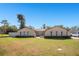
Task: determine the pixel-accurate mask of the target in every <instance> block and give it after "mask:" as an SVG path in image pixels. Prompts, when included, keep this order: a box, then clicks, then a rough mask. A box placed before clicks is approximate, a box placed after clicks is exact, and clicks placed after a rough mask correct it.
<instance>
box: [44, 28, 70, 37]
mask: <svg viewBox="0 0 79 59" xmlns="http://www.w3.org/2000/svg"><path fill="white" fill-rule="evenodd" d="M44 36H45V37H69V36H70V32H69V31H68V30H66V29H65V28H62V27H52V28H49V29H46V30H45V34H44Z"/></svg>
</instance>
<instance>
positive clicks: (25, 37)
mask: <svg viewBox="0 0 79 59" xmlns="http://www.w3.org/2000/svg"><path fill="white" fill-rule="evenodd" d="M16 37H17V38H31V37H32V38H34V36H16Z"/></svg>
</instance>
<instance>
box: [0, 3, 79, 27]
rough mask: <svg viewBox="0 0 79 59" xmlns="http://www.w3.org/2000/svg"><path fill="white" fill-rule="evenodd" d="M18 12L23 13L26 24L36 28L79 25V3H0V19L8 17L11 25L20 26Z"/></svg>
mask: <svg viewBox="0 0 79 59" xmlns="http://www.w3.org/2000/svg"><path fill="white" fill-rule="evenodd" d="M17 14H23V15H24V16H25V19H26V25H27V26H28V25H32V26H34V27H36V28H39V27H41V26H42V25H43V24H46V25H48V26H54V25H64V26H69V27H71V26H75V25H77V26H79V4H64V3H63V4H60V3H59V4H56V3H51V4H50V3H49V4H48V3H41V4H40V3H39V4H38V3H37V4H36V3H35V4H34V3H32V4H31V3H25V4H24V3H23V4H22V3H19V4H18V3H16V4H11V3H9V4H8V3H7V4H0V21H2V20H4V19H7V20H8V22H9V23H10V25H16V26H17V27H18V26H19V23H18V19H17V16H16V15H17Z"/></svg>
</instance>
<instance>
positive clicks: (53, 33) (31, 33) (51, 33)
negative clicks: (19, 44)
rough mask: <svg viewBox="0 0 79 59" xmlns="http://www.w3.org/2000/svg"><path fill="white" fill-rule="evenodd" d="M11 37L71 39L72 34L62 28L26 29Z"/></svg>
mask: <svg viewBox="0 0 79 59" xmlns="http://www.w3.org/2000/svg"><path fill="white" fill-rule="evenodd" d="M9 35H10V36H13V37H16V36H19V37H70V32H69V31H68V30H66V29H65V28H62V27H52V28H49V29H30V28H28V27H26V28H23V29H20V30H19V31H18V32H13V33H9Z"/></svg>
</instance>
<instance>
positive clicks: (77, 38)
mask: <svg viewBox="0 0 79 59" xmlns="http://www.w3.org/2000/svg"><path fill="white" fill-rule="evenodd" d="M71 38H72V39H79V37H71Z"/></svg>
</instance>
